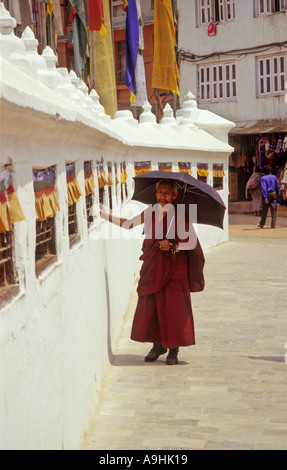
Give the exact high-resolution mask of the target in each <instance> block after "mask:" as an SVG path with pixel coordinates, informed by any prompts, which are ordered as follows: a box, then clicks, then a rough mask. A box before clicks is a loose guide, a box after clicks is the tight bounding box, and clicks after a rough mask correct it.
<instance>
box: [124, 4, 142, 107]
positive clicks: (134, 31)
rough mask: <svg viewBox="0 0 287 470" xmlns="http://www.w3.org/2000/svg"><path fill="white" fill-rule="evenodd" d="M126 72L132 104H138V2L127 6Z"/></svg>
mask: <svg viewBox="0 0 287 470" xmlns="http://www.w3.org/2000/svg"><path fill="white" fill-rule="evenodd" d="M126 13H127V15H126V72H125V83H126V85H127V87H128V88H129V89H130V91H131V102H132V103H135V102H136V94H137V86H136V77H135V69H136V63H137V57H138V51H139V21H138V11H137V4H136V0H129V3H128V5H127V6H126Z"/></svg>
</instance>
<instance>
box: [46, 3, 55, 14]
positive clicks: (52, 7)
mask: <svg viewBox="0 0 287 470" xmlns="http://www.w3.org/2000/svg"><path fill="white" fill-rule="evenodd" d="M53 10H54V3H53V0H49V3H48V4H47V13H48V15H52V13H53Z"/></svg>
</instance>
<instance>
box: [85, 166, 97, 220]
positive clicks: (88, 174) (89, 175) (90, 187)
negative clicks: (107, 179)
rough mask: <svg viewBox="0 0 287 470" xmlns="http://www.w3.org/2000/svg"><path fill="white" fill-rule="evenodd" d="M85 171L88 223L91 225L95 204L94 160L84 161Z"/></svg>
mask: <svg viewBox="0 0 287 470" xmlns="http://www.w3.org/2000/svg"><path fill="white" fill-rule="evenodd" d="M84 173H85V194H86V213H87V223H88V227H89V226H90V225H91V223H92V222H93V220H94V216H93V213H92V208H93V205H94V189H95V180H94V176H93V166H92V162H85V163H84Z"/></svg>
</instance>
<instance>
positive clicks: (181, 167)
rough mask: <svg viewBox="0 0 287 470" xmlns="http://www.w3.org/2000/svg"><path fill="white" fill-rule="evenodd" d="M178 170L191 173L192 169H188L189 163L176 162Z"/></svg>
mask: <svg viewBox="0 0 287 470" xmlns="http://www.w3.org/2000/svg"><path fill="white" fill-rule="evenodd" d="M178 171H179V173H188V174H189V175H192V171H191V169H190V163H186V162H179V163H178Z"/></svg>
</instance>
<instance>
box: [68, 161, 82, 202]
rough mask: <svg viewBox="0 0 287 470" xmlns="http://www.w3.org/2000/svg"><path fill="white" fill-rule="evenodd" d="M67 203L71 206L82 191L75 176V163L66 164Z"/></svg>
mask: <svg viewBox="0 0 287 470" xmlns="http://www.w3.org/2000/svg"><path fill="white" fill-rule="evenodd" d="M66 175H67V190H68V205H69V206H72V205H73V204H75V203H76V202H78V201H79V199H80V196H82V191H81V188H80V186H79V183H78V181H77V178H76V170H75V163H68V164H67V165H66Z"/></svg>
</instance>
